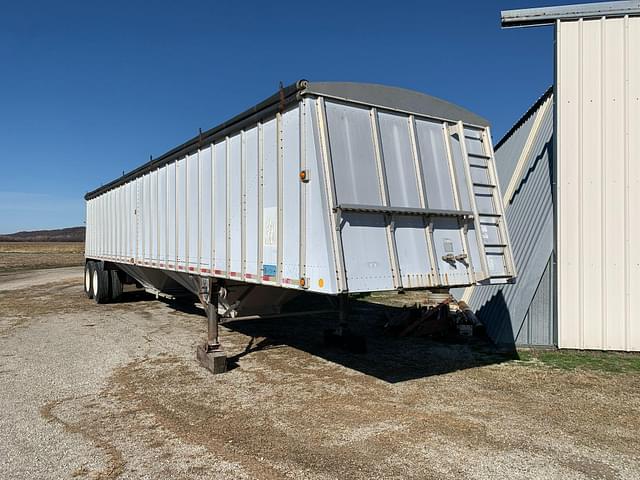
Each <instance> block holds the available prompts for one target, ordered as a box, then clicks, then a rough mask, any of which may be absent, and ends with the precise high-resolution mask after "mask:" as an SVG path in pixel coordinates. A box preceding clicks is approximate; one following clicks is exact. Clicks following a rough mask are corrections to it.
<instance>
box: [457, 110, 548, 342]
mask: <svg viewBox="0 0 640 480" xmlns="http://www.w3.org/2000/svg"><path fill="white" fill-rule="evenodd" d="M541 107H542V105H540V107H539V108H538V110H537V111H535V112H533V113H532V114H531V115H530V117H529V118H528V119H527V120H526V121H525V122H524V123H523V124H522V126H521V127H520V128H518V129H516V130H515V131H514V132H512V134H511V136H510V137H509V138H508V139H506V140H505V141H504V142H503V143H502V145H500V148H499V149H498V150H497V151H496V162H497V167H498V172H499V175H501V177H500V183H501V185H502V186H503V189H504V190H506V186H507V185H508V184H509V183H510V182H511V175H513V174H514V172H515V170H516V164H517V161H518V158H519V157H520V155H521V153H522V151H523V149H524V147H525V145H526V143H527V138H528V137H529V133H530V132H531V131H532V130H531V128H532V126H533V122H534V120H535V118H536V116H537V115H538V114H540V112H541ZM552 147H553V109H552V108H548V109H546V112H545V114H544V117H543V118H542V119H541V123H540V126H539V129H538V132H537V135H536V136H535V138H533V141H532V144H531V149H530V152H529V154H528V156H527V159H526V167H525V168H524V169H523V170H522V171H521V172H520V173H521V178H520V180H519V183H518V184H517V188H516V189H515V191H514V193H513V196H512V198H511V201H510V202H507V203H506V205H505V208H506V218H507V222H508V225H509V233H510V237H511V243H512V247H513V252H514V258H515V263H516V268H517V270H518V278H517V280H516V283H515V284H513V285H499V286H498V285H497V286H487V287H476V288H474V290H473V293H472V294H471V296H470V298H469V302H468V303H469V305H470V306H471V308H473V309H474V310H475V311H476V312H477V314H478V316H479V318H480V319H481V320H482V321H483V322H484V323H485V324H486V326H487V331H488V333H489V335H490V336H491V337H492V338H493V339H494V341H496V342H498V343H516V344H520V345H553V342H554V338H553V332H554V319H553V291H552V289H551V287H550V283H549V282H550V281H551V280H552V278H553V275H552V273H553V272H552V270H551V267H550V264H549V262H550V258H551V257H552V253H553V202H552V185H551V180H552V177H551V174H552V165H551V162H552V158H553V155H552Z"/></svg>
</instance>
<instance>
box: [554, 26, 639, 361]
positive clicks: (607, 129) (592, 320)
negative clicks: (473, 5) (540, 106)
mask: <svg viewBox="0 0 640 480" xmlns="http://www.w3.org/2000/svg"><path fill="white" fill-rule="evenodd" d="M557 95H558V98H557V133H558V135H557V142H558V144H557V149H558V157H557V161H558V205H557V207H558V208H557V211H558V215H557V234H558V327H559V332H558V334H559V338H558V343H559V346H560V347H561V348H578V349H598V350H600V349H602V350H627V351H638V350H640V210H638V206H639V205H640V18H634V17H632V18H629V17H625V18H613V19H595V20H578V21H566V22H559V23H558V25H557Z"/></svg>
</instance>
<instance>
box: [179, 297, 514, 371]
mask: <svg viewBox="0 0 640 480" xmlns="http://www.w3.org/2000/svg"><path fill="white" fill-rule="evenodd" d="M317 297H318V296H313V295H304V296H303V297H299V298H298V299H296V300H294V302H292V304H290V305H287V308H286V310H289V311H292V310H293V311H304V310H317V309H321V308H326V306H327V304H326V300H323V299H322V298H321V297H320V298H317ZM172 307H174V308H177V309H179V310H180V311H183V312H185V313H191V314H199V315H202V316H204V312H203V310H202V309H200V308H198V307H196V306H195V305H193V304H192V303H191V304H190V303H183V302H180V303H173V302H172ZM399 310H400V308H399V307H394V306H390V305H381V304H377V303H371V302H368V301H361V300H352V301H351V314H350V319H349V325H350V329H351V331H352V332H354V333H356V334H358V335H362V336H363V337H364V338H365V340H366V344H367V351H366V353H353V352H350V351H348V350H347V349H345V348H341V347H337V346H328V345H326V344H325V341H324V333H325V331H327V330H328V329H332V328H335V327H336V326H337V324H338V316H337V314H335V315H332V314H324V315H317V316H300V317H295V316H294V317H289V318H266V319H259V320H237V321H226V322H224V323H223V326H224V328H227V329H229V330H232V331H235V332H238V333H242V334H243V335H246V336H247V337H250V341H249V342H248V343H247V346H246V348H245V350H244V351H243V352H241V353H240V354H237V355H234V356H233V357H230V358H229V368H230V369H233V368H236V367H238V366H241V364H242V359H243V357H245V356H247V355H251V354H252V353H253V352H256V351H258V350H264V349H267V348H274V347H277V346H280V345H282V346H284V345H286V346H290V347H293V348H296V349H299V350H301V351H305V352H307V353H310V354H312V355H315V356H317V357H320V358H323V359H325V360H328V361H330V362H334V363H337V364H340V365H343V366H344V367H347V368H349V369H352V370H356V371H359V372H361V373H364V374H366V375H371V376H373V377H376V378H378V379H380V380H383V381H385V382H389V383H398V382H404V381H407V380H413V379H417V378H424V377H429V376H433V375H442V374H446V373H451V372H455V371H458V370H465V369H469V368H475V367H480V366H485V365H492V364H499V363H503V362H506V361H510V360H514V359H517V358H518V355H517V352H516V350H515V348H514V347H513V346H506V347H505V346H501V347H497V346H496V345H494V344H493V343H492V342H491V341H490V340H488V339H486V338H477V337H461V336H458V335H456V334H453V333H452V334H448V335H444V336H440V337H438V338H430V337H397V336H394V335H391V334H390V333H388V332H387V331H386V330H385V328H384V326H385V323H386V322H387V318H388V314H389V313H391V314H393V313H394V312H395V311H399Z"/></svg>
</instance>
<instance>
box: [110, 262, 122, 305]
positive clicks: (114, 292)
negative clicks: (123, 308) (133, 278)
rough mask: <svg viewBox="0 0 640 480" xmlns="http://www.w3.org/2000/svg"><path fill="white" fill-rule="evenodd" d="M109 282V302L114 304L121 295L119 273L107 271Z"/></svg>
mask: <svg viewBox="0 0 640 480" xmlns="http://www.w3.org/2000/svg"><path fill="white" fill-rule="evenodd" d="M109 275H110V280H111V301H112V302H115V301H116V300H118V299H119V298H120V296H121V295H122V281H121V280H120V272H119V271H118V270H116V269H114V270H109Z"/></svg>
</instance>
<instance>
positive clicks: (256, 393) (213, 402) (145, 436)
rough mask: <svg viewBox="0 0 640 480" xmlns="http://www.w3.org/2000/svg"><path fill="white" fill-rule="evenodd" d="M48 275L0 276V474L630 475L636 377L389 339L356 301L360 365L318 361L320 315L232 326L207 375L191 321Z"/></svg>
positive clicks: (198, 322)
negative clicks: (90, 294)
mask: <svg viewBox="0 0 640 480" xmlns="http://www.w3.org/2000/svg"><path fill="white" fill-rule="evenodd" d="M56 272H60V274H61V276H60V278H58V279H52V276H51V275H52V274H51V271H37V272H31V273H30V275H29V276H23V277H22V278H21V279H19V281H18V283H16V281H15V279H14V280H13V283H11V281H12V280H11V277H12V276H11V275H3V276H0V386H1V388H0V478H3V479H27V478H28V479H33V478H39V479H45V478H47V479H48V478H51V479H59V478H60V479H62V478H80V479H82V478H87V479H116V478H122V479H125V478H126V479H165V478H166V479H203V478H211V479H218V478H228V479H245V478H246V479H254V478H255V479H279V478H291V479H371V478H380V479H430V478H433V479H505V478H509V479H532V478H533V479H549V478H558V479H560V478H561V479H617V478H627V479H631V478H640V453H639V452H640V435H639V433H638V432H640V378H639V376H638V375H636V374H628V373H620V374H613V373H605V372H602V373H601V372H594V371H582V370H561V369H554V368H549V367H547V366H545V365H543V364H540V363H537V362H535V361H526V362H523V361H518V360H512V359H510V358H511V357H510V356H509V355H504V354H499V353H495V352H491V351H490V350H487V349H486V348H484V347H478V346H477V345H474V344H473V343H464V342H462V343H455V342H454V343H451V342H449V343H439V342H434V341H429V340H426V339H419V338H404V339H398V338H390V337H386V336H384V335H383V334H382V333H381V329H380V326H379V325H380V318H378V317H377V316H376V315H375V314H374V313H372V311H370V310H367V309H366V308H364V307H363V308H360V307H358V306H356V310H355V312H354V317H355V325H356V328H357V329H359V330H360V331H362V332H364V333H366V335H367V336H368V341H369V352H368V353H367V354H364V355H356V354H350V353H347V352H344V351H341V350H336V349H329V348H325V347H324V346H323V344H322V331H323V329H324V328H327V327H328V326H331V325H332V322H333V319H331V318H320V319H310V318H305V319H296V318H293V319H288V320H277V321H276V320H273V321H265V320H263V321H255V322H252V321H246V322H232V323H228V324H227V326H226V327H224V328H223V329H222V341H223V344H224V346H225V348H226V351H227V353H228V354H229V356H230V357H231V366H232V369H231V370H230V371H229V372H228V373H226V374H224V375H219V376H213V375H211V374H209V373H208V372H207V371H205V370H203V369H202V368H200V367H199V366H198V364H197V363H196V361H195V349H196V345H197V343H198V342H200V341H201V340H202V339H203V338H204V332H205V324H206V320H205V317H204V316H203V315H202V314H201V312H200V310H199V309H197V308H193V307H191V308H188V307H184V306H180V307H179V308H174V306H172V305H171V304H169V303H165V302H162V301H157V300H154V299H152V298H150V297H148V296H146V295H143V294H138V293H133V292H130V293H128V294H127V296H126V298H125V300H124V301H123V302H122V303H117V304H111V305H96V304H94V303H93V302H92V301H90V300H88V299H86V298H85V297H84V295H83V292H82V286H81V279H82V270H81V268H72V269H59V270H56ZM29 279H31V280H29Z"/></svg>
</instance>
